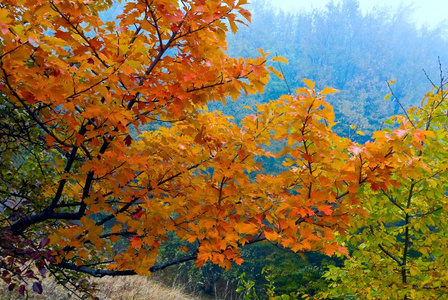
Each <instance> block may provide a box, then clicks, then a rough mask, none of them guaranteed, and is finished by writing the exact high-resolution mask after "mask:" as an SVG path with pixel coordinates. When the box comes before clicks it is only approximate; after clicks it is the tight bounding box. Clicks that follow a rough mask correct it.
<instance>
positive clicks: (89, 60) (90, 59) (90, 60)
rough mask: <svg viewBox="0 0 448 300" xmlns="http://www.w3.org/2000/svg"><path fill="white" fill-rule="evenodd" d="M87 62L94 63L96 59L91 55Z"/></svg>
mask: <svg viewBox="0 0 448 300" xmlns="http://www.w3.org/2000/svg"><path fill="white" fill-rule="evenodd" d="M87 62H88V63H89V64H92V65H93V64H94V63H95V61H94V60H93V58H91V57H89V59H88V60H87Z"/></svg>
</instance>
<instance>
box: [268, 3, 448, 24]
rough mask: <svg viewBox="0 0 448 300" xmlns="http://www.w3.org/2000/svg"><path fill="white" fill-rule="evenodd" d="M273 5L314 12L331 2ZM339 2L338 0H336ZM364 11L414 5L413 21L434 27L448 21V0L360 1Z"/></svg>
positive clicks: (291, 9)
mask: <svg viewBox="0 0 448 300" xmlns="http://www.w3.org/2000/svg"><path fill="white" fill-rule="evenodd" d="M270 1H271V3H272V5H274V6H277V7H279V8H282V9H286V10H288V11H294V10H304V9H305V10H308V11H309V10H312V9H313V8H322V7H325V5H326V3H328V2H329V1H330V0H270ZM335 1H336V2H338V0H335ZM359 3H360V7H361V9H363V11H369V10H371V9H372V8H373V7H374V6H375V5H380V6H385V5H386V6H393V7H398V6H400V4H401V3H405V4H406V5H408V4H411V3H412V4H413V7H414V8H415V11H414V15H413V16H411V17H412V20H413V21H415V22H416V24H417V25H419V26H422V25H427V26H429V27H433V26H436V25H438V24H439V23H440V22H442V21H443V20H447V19H448V0H403V1H402V0H359Z"/></svg>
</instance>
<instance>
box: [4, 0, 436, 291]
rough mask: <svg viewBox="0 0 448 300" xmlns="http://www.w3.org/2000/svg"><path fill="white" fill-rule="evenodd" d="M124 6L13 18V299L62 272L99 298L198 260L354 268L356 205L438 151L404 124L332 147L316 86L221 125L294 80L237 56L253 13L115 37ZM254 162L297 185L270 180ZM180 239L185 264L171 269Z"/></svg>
mask: <svg viewBox="0 0 448 300" xmlns="http://www.w3.org/2000/svg"><path fill="white" fill-rule="evenodd" d="M111 4H112V3H111V1H105V0H103V1H101V0H100V1H95V2H93V1H85V0H77V1H68V0H59V1H47V0H41V1H35V0H33V1H30V0H6V1H3V2H2V4H1V5H0V16H1V18H0V20H1V23H0V38H1V41H0V101H1V102H0V108H1V115H2V121H1V136H0V138H1V149H0V150H1V152H0V153H1V160H0V167H1V168H0V172H1V175H2V176H1V180H0V193H1V195H2V196H1V202H0V203H1V206H2V208H1V211H0V214H1V219H2V225H1V228H0V251H1V257H2V258H1V260H0V269H1V271H2V278H3V280H4V281H5V282H6V283H8V284H9V285H10V289H11V290H12V289H15V288H17V289H18V291H19V293H20V294H24V293H25V285H24V284H23V282H24V281H23V280H24V278H32V279H34V284H33V290H34V291H36V292H38V293H40V292H42V286H41V284H40V283H39V281H40V278H41V277H42V276H46V273H47V270H49V271H50V272H51V273H52V274H53V275H54V276H56V277H57V278H58V279H59V280H61V282H66V283H68V284H72V285H73V287H74V288H76V289H88V288H89V286H88V283H87V282H86V281H80V280H78V279H79V276H80V275H79V274H83V273H84V274H90V275H93V276H99V277H100V276H105V275H116V276H119V275H133V274H143V275H149V274H150V273H151V272H155V271H157V270H160V269H164V268H166V267H168V266H171V265H174V264H179V263H182V262H185V261H189V260H195V261H196V264H197V265H198V266H201V265H203V264H204V263H205V262H207V261H211V262H213V263H215V264H218V265H220V266H222V267H226V268H230V267H231V264H232V262H234V263H237V264H240V263H241V262H242V258H241V255H240V248H241V247H242V246H244V245H247V244H252V243H256V242H260V241H264V240H269V241H271V242H273V243H277V244H279V245H281V246H283V247H285V248H289V249H291V250H292V251H294V252H298V253H300V252H308V251H311V250H317V251H322V252H324V253H326V254H328V255H332V254H334V253H336V252H337V253H341V254H344V255H347V254H348V253H347V250H346V248H345V247H343V246H342V245H341V244H340V243H338V242H337V240H336V238H337V236H339V235H340V234H341V233H342V234H343V233H344V232H345V230H346V229H347V228H348V226H349V224H350V219H351V218H352V216H358V217H359V216H367V214H368V213H369V211H368V210H365V209H363V207H362V206H360V205H359V203H360V199H359V198H358V196H357V195H358V191H359V188H360V187H362V186H364V185H366V184H367V186H370V187H371V188H372V189H373V190H374V191H378V190H380V189H382V190H385V191H386V190H388V189H389V188H390V187H391V186H397V185H399V184H400V180H401V178H408V177H406V176H407V174H418V172H420V171H419V170H420V168H422V160H421V159H420V157H421V154H419V153H421V151H422V142H424V141H425V140H426V138H427V137H428V136H429V137H433V136H434V135H433V134H430V133H428V131H426V130H424V129H420V128H419V127H413V126H409V124H410V123H411V122H406V120H403V122H402V123H401V124H400V125H399V128H397V129H395V130H393V131H390V132H382V133H378V134H377V135H376V136H375V140H374V141H373V142H370V143H367V144H365V145H362V146H361V145H357V144H355V143H353V142H352V141H350V140H349V139H347V138H342V137H340V136H338V135H337V134H335V133H334V132H332V130H331V128H332V126H333V125H334V124H335V121H334V113H333V110H332V107H331V106H330V105H329V104H328V103H327V102H325V100H324V96H325V95H327V94H329V93H333V92H335V91H336V90H334V89H331V88H325V89H323V90H322V91H320V92H316V91H315V90H314V82H312V81H309V80H304V82H305V85H306V87H304V88H299V89H298V90H297V92H296V95H294V96H282V97H281V98H280V99H278V100H275V101H271V102H269V103H266V104H263V105H257V107H256V108H250V109H253V114H252V115H249V116H248V117H246V118H245V119H243V120H242V122H241V123H240V124H235V123H232V122H231V120H230V118H229V117H226V116H223V115H222V114H220V113H219V112H208V111H207V109H206V104H207V103H209V102H210V101H221V102H225V100H226V98H227V97H231V98H233V99H236V98H237V97H238V96H239V95H240V93H241V92H244V93H246V94H247V93H256V92H260V93H261V92H262V91H263V88H264V86H265V84H266V83H267V81H268V79H269V72H268V70H270V71H272V72H273V73H275V74H279V73H278V72H277V71H276V70H275V69H273V68H270V67H267V66H266V61H267V59H268V54H267V53H263V51H260V56H259V57H256V58H247V59H242V58H238V59H237V58H232V57H229V56H228V55H227V54H226V52H225V51H226V41H225V38H226V34H227V31H228V30H229V29H230V30H232V31H233V32H235V31H236V30H237V24H238V23H243V24H244V22H246V21H250V14H249V13H248V11H247V10H246V9H244V8H243V5H244V4H246V1H245V0H239V1H233V0H221V1H203V0H191V1H177V0H175V1H173V0H157V1H143V0H142V1H135V2H128V3H126V5H125V8H124V11H123V14H121V15H120V16H118V17H117V21H116V22H112V21H110V22H103V21H102V20H101V19H100V18H99V13H100V12H101V11H104V10H106V9H108V8H109V7H110V6H111ZM243 20H244V21H243ZM276 60H280V61H282V60H284V59H283V58H276ZM411 124H413V123H411ZM142 128H146V129H148V128H151V130H146V131H143V130H142V131H141V132H140V130H141V129H142ZM131 129H135V130H137V131H138V132H139V133H140V135H139V137H138V138H135V137H133V136H131V134H130V130H131ZM426 129H428V128H426ZM273 141H276V142H277V141H281V142H282V144H281V145H283V146H282V148H281V149H279V151H277V152H275V153H273V152H270V151H268V150H267V148H266V146H268V145H269V144H270V143H271V142H273ZM257 156H260V157H275V158H281V159H282V160H283V165H284V166H285V167H286V171H284V172H281V173H279V174H276V175H272V174H267V173H266V172H264V170H263V166H262V165H261V164H260V163H259V162H257V159H256V157H257ZM403 162H405V163H403ZM403 180H404V179H403ZM173 234H174V235H175V236H177V237H178V238H181V239H182V240H184V241H187V242H188V243H189V244H188V247H186V248H184V249H182V250H184V251H185V255H184V256H182V257H173V258H172V259H171V260H169V261H165V262H160V261H157V255H158V251H159V248H160V246H161V244H163V243H164V242H166V241H167V239H169V238H170V237H171V236H173ZM33 265H35V266H36V267H37V270H38V271H39V272H36V269H35V268H34V267H33Z"/></svg>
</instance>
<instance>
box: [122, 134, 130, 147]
mask: <svg viewBox="0 0 448 300" xmlns="http://www.w3.org/2000/svg"><path fill="white" fill-rule="evenodd" d="M124 143H125V144H126V146H129V145H130V144H131V143H132V137H131V136H130V135H129V134H128V135H127V136H126V137H125V139H124Z"/></svg>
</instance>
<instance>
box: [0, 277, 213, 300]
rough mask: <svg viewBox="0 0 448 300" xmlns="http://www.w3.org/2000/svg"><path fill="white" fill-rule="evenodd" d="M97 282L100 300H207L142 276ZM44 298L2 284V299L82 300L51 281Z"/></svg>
mask: <svg viewBox="0 0 448 300" xmlns="http://www.w3.org/2000/svg"><path fill="white" fill-rule="evenodd" d="M94 281H95V282H97V283H98V292H97V293H95V296H97V297H98V299H103V300H106V299H112V300H131V299H132V300H206V299H208V298H206V297H203V296H200V295H192V294H189V293H188V291H187V288H186V287H184V286H166V285H164V284H162V283H160V282H158V281H157V280H155V279H152V278H151V279H150V278H148V277H142V276H128V277H119V278H117V277H104V278H100V279H94ZM42 286H43V290H44V291H43V293H42V294H41V295H39V294H37V293H35V292H33V291H32V288H31V284H30V286H29V287H27V294H25V296H24V297H22V296H20V295H19V293H18V292H17V290H15V291H13V292H9V291H8V287H7V285H6V284H4V283H3V282H0V300H12V299H18V300H19V299H30V300H31V299H32V300H68V299H70V300H71V299H79V298H77V297H74V296H71V295H70V293H69V292H68V291H67V290H66V289H65V288H64V287H62V286H61V285H58V284H57V283H56V282H54V281H53V280H51V279H48V278H47V279H46V280H44V282H43V284H42Z"/></svg>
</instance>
